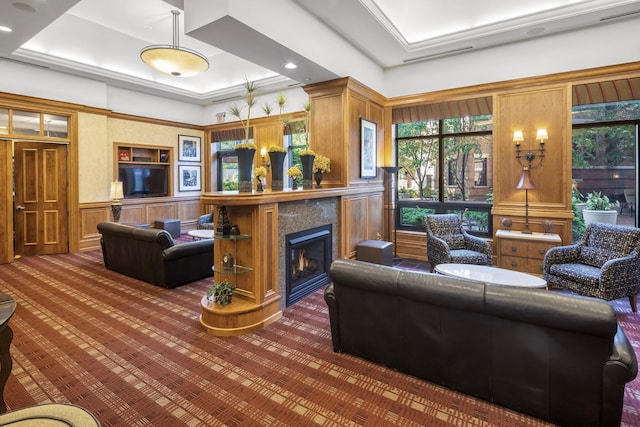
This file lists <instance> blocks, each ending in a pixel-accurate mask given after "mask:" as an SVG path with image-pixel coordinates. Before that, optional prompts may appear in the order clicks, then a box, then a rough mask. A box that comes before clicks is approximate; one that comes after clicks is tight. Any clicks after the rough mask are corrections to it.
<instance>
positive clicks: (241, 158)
mask: <svg viewBox="0 0 640 427" xmlns="http://www.w3.org/2000/svg"><path fill="white" fill-rule="evenodd" d="M244 90H245V94H244V102H245V104H246V106H247V117H246V119H245V120H243V119H242V107H240V106H238V105H237V104H236V105H233V106H232V107H231V108H230V109H229V112H230V113H231V115H233V116H235V117H237V118H238V120H240V123H241V125H242V127H243V129H244V142H243V143H241V144H237V145H236V154H237V156H238V191H240V192H251V191H253V182H252V180H251V172H252V171H253V156H254V154H255V152H256V145H255V144H254V143H253V142H249V140H250V138H249V137H250V136H251V126H250V122H251V108H252V107H253V106H254V105H255V103H256V94H257V92H258V85H257V84H256V83H255V82H253V81H249V80H245V82H244Z"/></svg>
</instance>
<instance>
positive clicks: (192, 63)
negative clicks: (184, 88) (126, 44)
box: [140, 45, 209, 77]
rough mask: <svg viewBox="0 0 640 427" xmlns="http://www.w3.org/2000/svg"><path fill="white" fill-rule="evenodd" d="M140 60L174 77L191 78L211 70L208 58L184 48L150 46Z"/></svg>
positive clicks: (143, 51) (142, 53) (143, 52)
mask: <svg viewBox="0 0 640 427" xmlns="http://www.w3.org/2000/svg"><path fill="white" fill-rule="evenodd" d="M140 58H142V60H143V61H144V62H145V63H146V64H147V65H149V66H150V67H152V68H154V69H156V70H158V71H160V72H161V73H165V74H171V75H173V76H182V77H191V76H195V75H197V74H200V73H202V72H203V71H207V69H208V68H209V61H207V58H205V57H204V56H203V55H201V54H200V53H198V52H195V51H193V50H190V49H187V48H184V47H174V46H168V45H162V46H149V47H147V48H145V49H143V50H142V52H141V53H140Z"/></svg>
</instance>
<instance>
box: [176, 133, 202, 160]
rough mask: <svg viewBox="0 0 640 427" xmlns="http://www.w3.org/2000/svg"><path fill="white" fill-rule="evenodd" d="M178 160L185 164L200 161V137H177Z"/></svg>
mask: <svg viewBox="0 0 640 427" xmlns="http://www.w3.org/2000/svg"><path fill="white" fill-rule="evenodd" d="M178 160H181V161H186V162H199V161H200V137H199V136H187V135H178Z"/></svg>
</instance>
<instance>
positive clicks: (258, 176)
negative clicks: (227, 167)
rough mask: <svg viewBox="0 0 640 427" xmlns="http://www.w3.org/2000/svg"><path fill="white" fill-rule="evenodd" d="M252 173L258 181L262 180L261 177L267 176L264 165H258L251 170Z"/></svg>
mask: <svg viewBox="0 0 640 427" xmlns="http://www.w3.org/2000/svg"><path fill="white" fill-rule="evenodd" d="M253 174H254V175H255V177H256V179H257V180H258V181H262V178H264V177H265V176H267V169H266V168H265V167H264V166H258V167H257V168H255V169H254V170H253Z"/></svg>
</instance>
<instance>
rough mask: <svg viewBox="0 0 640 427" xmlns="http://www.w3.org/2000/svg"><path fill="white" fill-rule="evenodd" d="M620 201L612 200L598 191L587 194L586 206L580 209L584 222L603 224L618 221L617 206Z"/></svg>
mask: <svg viewBox="0 0 640 427" xmlns="http://www.w3.org/2000/svg"><path fill="white" fill-rule="evenodd" d="M619 207H620V202H618V201H617V200H616V201H615V202H612V201H611V200H610V199H609V198H608V197H607V196H605V195H603V194H602V193H601V192H599V191H594V192H593V193H589V194H587V201H586V206H585V208H584V209H583V210H582V216H583V218H584V223H585V224H586V225H589V224H591V223H593V222H601V223H605V224H615V223H616V222H617V221H618V208H619Z"/></svg>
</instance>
